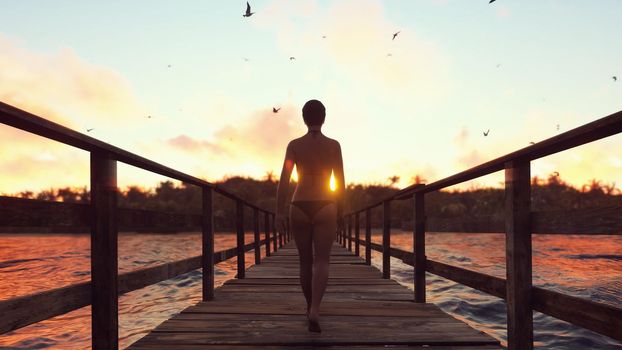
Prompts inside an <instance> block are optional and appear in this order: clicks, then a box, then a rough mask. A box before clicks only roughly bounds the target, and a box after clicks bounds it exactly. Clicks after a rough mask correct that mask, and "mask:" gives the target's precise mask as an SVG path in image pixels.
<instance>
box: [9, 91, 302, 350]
mask: <svg viewBox="0 0 622 350" xmlns="http://www.w3.org/2000/svg"><path fill="white" fill-rule="evenodd" d="M0 123H2V124H6V125H10V126H13V127H15V128H18V129H21V130H24V131H26V132H30V133H33V134H36V135H40V136H43V137H45V138H49V139H52V140H55V141H58V142H61V143H64V144H66V145H70V146H73V147H77V148H80V149H83V150H85V151H88V152H90V154H91V159H90V167H91V168H90V175H91V192H90V193H91V199H90V204H89V205H88V207H89V208H90V215H89V218H88V219H86V220H85V218H81V219H80V220H82V221H86V222H88V224H89V225H90V227H91V281H90V282H83V283H78V284H74V285H69V286H66V287H62V288H57V289H53V290H49V291H44V292H42V293H38V294H33V295H27V296H23V297H17V298H12V299H9V300H5V301H2V302H0V314H2V315H3V317H2V319H1V320H0V334H2V333H5V332H8V331H11V330H15V329H18V328H21V327H24V326H27V325H29V324H32V323H35V322H39V321H42V320H45V319H48V318H50V317H54V316H57V315H60V314H64V313H66V312H69V311H71V310H75V309H77V308H80V307H83V306H86V305H89V304H90V305H92V312H91V320H92V327H91V328H92V346H93V349H95V350H99V349H111V350H114V349H117V348H118V296H119V294H123V293H126V292H129V291H132V290H136V289H139V288H142V287H145V286H147V285H150V284H154V283H157V282H160V281H163V280H165V279H168V278H172V277H174V276H178V275H180V274H183V273H187V272H189V271H192V270H196V269H198V268H202V269H203V274H202V276H203V277H202V292H203V300H204V301H208V300H211V299H213V297H214V265H215V264H217V263H219V262H221V261H224V260H226V259H230V258H233V257H234V256H235V257H237V259H238V264H237V265H238V266H237V267H238V268H237V275H236V277H237V278H244V270H245V261H244V259H245V253H246V252H247V251H250V250H253V249H254V250H256V252H255V263H257V264H258V263H260V258H261V255H260V252H259V251H258V250H259V249H261V246H262V245H263V244H265V249H266V255H267V256H269V255H270V242H273V243H274V245H273V250H274V251H276V250H277V249H278V247H282V246H283V244H284V242H286V241H288V240H290V239H291V234H290V233H289V232H288V231H286V232H278V233H277V230H276V225H275V222H274V221H275V213H274V212H272V211H269V210H266V209H263V208H260V207H258V206H257V205H255V204H252V203H250V202H248V201H246V200H244V199H242V198H241V197H239V196H238V195H236V194H234V193H232V192H230V191H228V190H226V189H224V188H223V187H222V186H219V185H215V184H212V183H210V182H208V181H205V180H202V179H199V178H197V177H194V176H191V175H188V174H185V173H183V172H180V171H178V170H175V169H172V168H169V167H167V166H164V165H162V164H159V163H156V162H154V161H152V160H149V159H147V158H144V157H141V156H138V155H136V154H134V153H131V152H128V151H126V150H123V149H121V148H118V147H115V146H112V145H110V144H107V143H105V142H102V141H99V140H97V139H95V138H92V137H90V136H87V135H84V134H81V133H79V132H77V131H74V130H71V129H69V128H66V127H64V126H62V125H60V124H56V123H54V122H51V121H49V120H46V119H44V118H41V117H39V116H36V115H34V114H31V113H28V112H26V111H23V110H21V109H18V108H16V107H13V106H10V105H8V104H5V103H2V102H0ZM117 161H119V162H123V163H126V164H129V165H133V166H136V167H138V168H141V169H144V170H147V171H151V172H154V173H157V174H160V175H164V176H167V177H171V178H174V179H177V180H180V181H183V182H185V183H189V184H193V185H196V186H199V187H200V188H201V190H202V215H199V216H200V217H201V227H202V235H201V243H202V254H201V255H200V256H196V257H192V258H187V259H183V260H180V261H175V262H171V263H167V264H163V265H159V266H154V267H149V268H145V269H141V270H138V271H132V272H128V273H124V274H120V275H119V274H118V271H117V270H118V266H117V254H118V252H117V235H118V212H119V210H118V209H119V208H118V207H117V191H118V188H117V163H116V162H117ZM213 192H217V193H220V194H222V195H224V196H226V197H228V198H230V199H232V200H234V201H235V202H236V217H237V220H236V236H237V237H236V238H237V239H236V241H237V244H236V247H234V248H231V249H227V250H225V251H221V252H214V223H213V219H214V210H213V209H214V208H213ZM244 206H247V207H250V208H252V209H253V216H254V220H253V221H254V241H253V242H252V243H249V244H245V242H244V234H245V231H244V220H243V215H244ZM260 212H261V213H263V215H264V218H265V226H264V231H265V237H266V238H265V239H263V240H259V215H260ZM271 232H272V237H270V236H271V235H270V233H271ZM277 243H278V247H277ZM41 305H46V307H45V308H41V307H40V306H41Z"/></svg>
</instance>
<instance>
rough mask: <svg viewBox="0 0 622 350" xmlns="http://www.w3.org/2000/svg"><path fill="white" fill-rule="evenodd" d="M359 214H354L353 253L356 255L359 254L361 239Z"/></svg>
mask: <svg viewBox="0 0 622 350" xmlns="http://www.w3.org/2000/svg"><path fill="white" fill-rule="evenodd" d="M359 216H360V213H359V212H356V214H354V255H356V256H359V255H360V250H359V249H360V247H359V244H360V239H361V229H360V224H359Z"/></svg>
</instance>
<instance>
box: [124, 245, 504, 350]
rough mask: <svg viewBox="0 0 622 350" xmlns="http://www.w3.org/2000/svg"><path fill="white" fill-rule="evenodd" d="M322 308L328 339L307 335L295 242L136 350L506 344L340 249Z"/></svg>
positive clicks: (166, 323) (168, 323)
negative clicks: (417, 297) (418, 298)
mask: <svg viewBox="0 0 622 350" xmlns="http://www.w3.org/2000/svg"><path fill="white" fill-rule="evenodd" d="M329 276H330V277H329V284H328V287H327V290H326V294H325V295H324V299H323V301H322V305H321V312H320V313H321V320H320V323H321V326H322V333H321V334H317V333H311V332H309V331H307V322H306V316H305V311H306V302H305V299H304V296H303V294H302V291H301V289H300V284H299V282H298V256H297V251H296V248H295V246H294V245H293V241H290V242H289V243H288V244H286V245H284V246H283V248H281V249H280V250H278V251H277V252H276V253H274V254H273V255H272V256H270V257H268V258H266V259H265V260H263V261H262V262H261V264H260V265H254V266H252V267H250V268H249V269H247V270H246V276H245V278H244V279H234V280H230V281H228V282H226V283H225V284H224V285H223V286H221V287H220V288H217V289H216V290H215V293H214V300H211V301H202V302H200V303H198V304H196V305H194V306H190V307H188V308H186V309H185V310H183V311H182V312H181V313H179V314H177V315H175V316H174V317H172V318H171V319H169V320H167V321H164V322H163V323H162V324H160V325H159V326H158V327H156V328H155V329H154V330H153V331H152V332H151V333H149V334H148V335H147V336H145V337H144V338H142V339H140V340H138V341H137V342H136V343H134V344H133V345H132V346H130V347H129V349H133V350H159V349H162V350H165V349H166V350H174V349H175V350H191V349H192V350H195V349H218V350H224V349H227V350H229V349H231V350H233V349H235V350H238V349H311V348H316V347H318V348H319V347H322V348H325V347H328V348H330V349H346V348H348V349H349V348H355V349H383V348H386V347H385V346H386V345H389V346H391V348H392V349H393V348H397V349H399V348H406V347H409V348H413V347H415V348H422V349H432V350H439V349H456V350H457V349H500V346H499V342H498V341H497V340H496V339H494V338H492V337H491V336H489V335H487V334H484V333H482V332H480V331H477V330H475V329H473V328H471V327H470V326H468V325H467V324H465V323H464V322H462V321H459V320H457V319H455V318H453V317H451V316H449V315H448V314H446V313H445V312H443V311H441V310H440V309H439V308H438V307H437V306H435V305H433V304H426V303H415V302H413V292H412V291H410V290H409V289H407V288H406V287H404V286H402V285H400V284H399V283H397V282H395V281H393V280H391V279H384V278H382V273H381V272H380V271H379V270H378V269H376V268H375V267H372V266H369V265H367V264H366V263H365V260H363V259H362V258H360V257H357V256H355V255H353V254H352V252H350V251H348V250H346V249H345V248H343V247H341V246H339V245H334V246H333V250H332V254H331V264H330V275H329Z"/></svg>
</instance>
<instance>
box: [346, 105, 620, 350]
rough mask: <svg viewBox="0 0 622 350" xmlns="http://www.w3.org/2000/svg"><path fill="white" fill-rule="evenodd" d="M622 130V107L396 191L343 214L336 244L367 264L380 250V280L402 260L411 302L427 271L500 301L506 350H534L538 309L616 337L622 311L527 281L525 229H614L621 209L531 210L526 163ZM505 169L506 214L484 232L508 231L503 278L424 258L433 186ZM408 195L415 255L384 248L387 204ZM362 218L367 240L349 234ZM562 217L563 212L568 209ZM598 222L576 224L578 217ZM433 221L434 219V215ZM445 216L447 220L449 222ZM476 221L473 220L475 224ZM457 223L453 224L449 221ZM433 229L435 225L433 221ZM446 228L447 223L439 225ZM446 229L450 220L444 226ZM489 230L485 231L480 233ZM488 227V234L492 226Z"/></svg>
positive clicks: (419, 298)
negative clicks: (410, 271) (376, 232)
mask: <svg viewBox="0 0 622 350" xmlns="http://www.w3.org/2000/svg"><path fill="white" fill-rule="evenodd" d="M621 132H622V111H620V112H617V113H614V114H611V115H609V116H607V117H604V118H601V119H598V120H596V121H593V122H591V123H588V124H585V125H583V126H580V127H577V128H575V129H572V130H570V131H567V132H564V133H562V134H559V135H557V136H554V137H551V138H548V139H546V140H544V141H541V142H538V143H536V144H534V145H532V146H528V147H524V148H522V149H519V150H517V151H514V152H511V153H508V154H506V155H504V156H501V157H498V158H495V159H493V160H491V161H488V162H485V163H482V164H480V165H477V166H475V167H472V168H470V169H467V170H465V171H462V172H459V173H456V174H454V175H451V176H448V177H446V178H443V179H440V180H437V181H435V182H432V183H430V184H427V185H424V184H413V185H410V186H407V187H405V188H403V189H401V190H399V191H397V192H396V193H394V194H392V195H390V196H388V197H386V198H384V199H382V200H380V201H378V202H374V203H372V204H369V205H367V206H365V207H363V208H359V209H355V210H352V211H350V212H349V213H347V214H345V215H344V217H345V219H346V220H344V221H345V222H347V223H348V225H347V231H345V230H344V231H342V232H339V234H338V236H339V237H338V241H339V242H340V243H341V244H342V245H343V246H344V247H345V246H346V243H347V246H348V247H349V248H350V250H352V241H353V240H354V244H355V251H359V247H358V246H359V244H364V245H365V247H366V249H365V258H366V263H367V264H370V263H371V250H372V249H373V250H376V251H379V252H382V261H383V263H382V270H383V277H385V278H389V277H390V257H391V256H393V257H397V258H400V259H402V260H403V261H404V262H405V263H407V264H409V265H411V266H413V267H414V286H415V290H414V299H415V301H416V302H425V300H426V295H425V273H426V271H427V272H430V273H433V274H436V275H439V276H442V277H445V278H448V279H450V280H453V281H456V282H458V283H462V284H465V285H467V286H469V287H472V288H475V289H478V290H480V291H483V292H485V293H489V294H492V295H495V296H497V297H500V298H503V299H505V300H506V305H507V320H508V346H509V349H532V348H533V315H532V311H533V310H536V311H540V312H542V313H545V314H547V315H550V316H553V317H556V318H558V319H562V320H565V321H568V322H570V323H573V324H575V325H578V326H580V327H583V328H587V329H590V330H592V331H595V332H598V333H601V334H604V335H607V336H609V337H612V338H614V339H617V340H620V341H622V333H621V332H620V331H619V330H620V329H622V308H619V307H614V306H610V305H607V304H604V303H600V302H594V301H590V300H585V299H581V298H576V297H572V296H568V295H565V294H562V293H558V292H553V291H549V290H546V289H543V288H539V287H534V286H532V267H531V255H532V249H531V234H532V232H533V231H534V229H537V230H543V229H544V230H552V232H546V233H557V234H559V233H561V234H564V233H570V228H571V226H572V225H573V224H574V225H575V227H576V228H578V231H581V232H586V233H595V232H594V231H595V230H602V231H604V232H605V233H606V234H619V233H620V232H619V229H620V228H621V227H622V223H621V222H620V221H621V220H622V215H621V214H620V211H619V209H620V208H619V206H614V207H603V208H596V209H588V210H585V209H581V210H575V211H573V212H572V215H573V217H575V218H576V220H569V219H568V218H566V219H563V216H562V215H560V214H561V213H559V212H533V211H531V208H530V206H531V205H530V203H531V179H530V174H531V163H530V162H531V161H532V160H535V159H538V158H542V157H545V156H548V155H551V154H554V153H557V152H560V151H564V150H568V149H571V148H574V147H577V146H580V145H583V144H586V143H589V142H593V141H596V140H600V139H603V138H605V137H608V136H612V135H615V134H618V133H621ZM500 170H505V214H504V215H503V216H501V217H490V218H487V219H488V220H480V221H479V222H478V223H481V222H485V223H486V224H487V225H486V226H487V229H488V230H489V231H490V230H495V229H498V230H499V232H505V235H506V279H501V278H498V277H494V276H489V275H486V274H483V273H479V272H475V271H470V270H466V269H463V268H460V267H456V266H452V265H448V264H445V263H441V262H437V261H433V260H430V259H427V257H426V256H425V231H426V226H427V224H428V220H427V218H426V216H425V200H424V198H425V196H424V195H425V194H427V193H430V192H433V191H438V190H441V189H443V188H446V187H449V186H453V185H456V184H459V183H462V182H465V181H469V180H472V179H475V178H478V177H481V176H484V175H488V174H490V173H493V172H496V171H500ZM404 199H412V200H413V202H414V203H413V204H414V205H413V207H414V212H413V217H414V218H413V234H414V240H413V252H406V251H404V250H400V249H397V248H393V247H391V245H390V237H391V235H390V232H391V220H390V215H391V214H390V213H391V206H390V203H391V202H392V201H393V200H404ZM380 205H382V206H383V234H382V244H376V243H373V242H371V228H370V217H371V209H373V208H375V207H377V206H380ZM361 213H364V214H365V216H366V221H367V224H366V226H367V227H366V232H365V239H364V240H363V239H360V238H359V237H358V234H357V235H356V236H355V237H354V239H353V237H352V227H351V226H352V224H351V221H352V220H351V219H352V217H355V219H356V220H355V228H354V229H355V232H358V230H359V214H361ZM566 214H568V213H566ZM582 220H583V221H596V222H589V223H581V224H579V225H578V226H577V223H578V222H580V221H582ZM437 221H438V220H437ZM450 221H451V220H450ZM473 223H475V222H471V223H470V224H473ZM453 224H455V222H454V223H453ZM435 225H436V227H438V226H439V222H435ZM441 226H447V225H441ZM448 226H449V227H452V225H451V224H450V225H448ZM486 232H488V231H486ZM490 232H492V231H490Z"/></svg>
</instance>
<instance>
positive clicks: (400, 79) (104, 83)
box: [0, 0, 622, 192]
mask: <svg viewBox="0 0 622 350" xmlns="http://www.w3.org/2000/svg"><path fill="white" fill-rule="evenodd" d="M251 5H252V6H253V10H254V11H256V14H255V15H253V16H252V17H250V18H242V13H243V12H244V9H245V1H222V2H215V1H210V2H206V1H183V2H170V1H166V2H165V1H131V2H122V1H111V2H105V3H104V2H94V1H82V2H75V1H54V2H52V1H19V2H14V1H0V6H2V7H1V8H2V9H3V11H2V12H0V23H2V25H1V26H0V54H1V56H0V100H2V101H3V102H6V103H9V104H13V105H16V106H19V107H21V108H24V109H26V110H29V111H32V112H34V113H37V114H39V115H42V116H44V117H47V118H50V119H52V120H55V121H57V122H61V123H63V124H65V125H68V126H69V127H72V128H75V129H77V130H81V131H85V129H86V128H91V127H92V128H94V130H93V131H92V132H91V134H92V136H94V137H97V138H99V139H102V140H104V141H106V142H110V143H112V144H115V145H118V146H121V147H124V148H127V149H129V150H130V151H133V152H135V153H138V154H141V155H143V156H147V157H150V158H153V159H155V160H157V161H159V162H161V163H164V164H167V165H170V166H173V167H175V168H178V169H180V170H182V171H186V172H189V173H192V174H194V175H197V176H200V177H204V178H207V179H209V180H216V179H219V178H221V177H222V176H224V175H233V174H241V175H250V176H255V177H261V176H263V174H265V172H266V171H275V172H278V171H279V170H280V166H281V162H282V157H283V153H284V147H285V145H286V144H287V142H288V141H289V139H291V138H293V137H297V136H299V135H301V134H302V133H304V130H305V129H304V126H303V125H302V121H301V117H300V109H301V107H302V105H303V104H304V102H305V101H306V100H308V99H311V98H318V99H320V100H322V101H323V102H324V103H325V105H326V107H327V112H328V115H327V121H326V125H325V133H326V134H327V135H328V136H331V137H333V138H336V139H337V140H339V141H340V142H341V144H342V149H343V152H344V162H345V167H346V179H347V180H348V181H355V182H385V181H386V179H387V177H388V176H391V175H394V174H397V175H399V176H401V179H402V180H401V182H400V183H399V185H400V186H405V185H407V184H408V182H409V179H410V178H411V177H412V176H414V175H415V174H421V175H423V176H424V178H426V179H428V180H429V181H433V180H435V179H439V178H441V177H444V176H448V175H451V174H453V173H455V172H457V171H461V170H464V169H466V168H468V167H471V166H474V165H477V164H479V163H481V162H483V161H486V160H489V159H492V158H494V157H496V156H499V155H502V154H504V153H507V152H510V151H513V150H515V149H517V148H520V147H524V146H527V145H528V144H529V142H531V141H534V142H537V141H538V140H542V139H544V138H547V137H551V136H554V135H555V134H557V133H559V132H563V131H566V130H569V129H570V128H573V127H576V126H579V125H581V124H584V123H587V122H589V121H592V120H594V119H597V118H600V117H603V116H605V115H608V114H611V113H613V112H616V111H618V110H620V109H622V108H621V105H622V103H620V101H622V81H619V82H617V83H616V82H614V81H613V79H612V76H614V75H617V76H621V77H622V63H621V62H622V45H621V40H622V39H621V38H620V35H619V33H620V30H619V24H618V23H619V18H617V17H618V16H619V14H620V13H622V2H620V1H614V0H609V1H599V2H593V1H587V0H584V1H578V0H576V1H571V0H567V1H561V0H560V1H554V0H548V1H547V0H540V1H528V0H521V1H517V0H497V1H496V2H495V3H493V4H488V1H485V0H483V1H479V0H478V1H476V0H471V1H460V0H453V1H452V0H446V1H441V0H437V1H384V2H381V1H373V0H360V1H354V0H350V1H310V0H309V1H307V0H305V1H297V2H292V1H285V0H265V1H251ZM398 30H400V31H401V33H400V34H399V35H398V36H397V38H396V39H395V40H391V34H392V33H393V32H395V31H398ZM322 36H326V38H322ZM389 54H390V56H389ZM290 56H295V57H296V59H295V60H289V57H290ZM245 58H246V59H247V60H248V61H246V60H245ZM168 65H171V67H168ZM16 72H17V73H16ZM272 106H277V107H282V108H283V109H282V110H281V111H280V112H279V114H277V115H273V114H272V112H271V108H272ZM147 115H151V116H152V118H151V119H147V118H146V116H147ZM558 125H559V130H558V127H557V126H558ZM487 129H490V130H491V131H490V134H489V136H487V137H484V136H483V134H482V131H485V130H487ZM0 133H4V134H6V135H7V137H5V140H7V142H9V141H10V142H12V143H13V144H15V145H19V146H20V150H21V151H20V152H7V151H4V152H3V151H0V169H1V170H3V171H2V175H0V176H1V179H2V182H1V183H2V187H1V188H0V192H11V191H16V190H19V189H23V188H42V187H48V186H49V185H51V184H57V185H58V184H62V183H63V182H65V183H66V184H68V185H86V184H88V176H87V175H88V163H87V160H88V158H87V157H86V156H85V155H84V154H82V153H81V152H79V151H74V150H71V149H68V148H66V147H61V146H58V145H53V144H51V143H49V142H45V141H42V140H40V139H38V138H33V137H29V136H27V135H23V133H19V132H16V131H14V130H11V129H10V128H8V127H4V128H0ZM4 134H3V135H4ZM621 140H622V138H620V137H617V136H614V137H613V138H612V139H611V140H607V141H604V142H600V143H598V144H594V145H590V146H586V147H582V148H581V149H578V150H577V151H576V152H565V153H562V154H560V155H556V156H553V157H549V158H546V159H543V160H539V161H536V162H535V164H534V171H533V173H534V174H536V175H539V176H543V177H546V176H548V175H549V174H550V173H551V172H553V171H559V172H560V174H561V176H562V178H563V179H566V180H568V181H571V182H572V183H575V184H577V185H578V184H582V183H584V182H586V181H588V180H589V179H591V178H598V179H603V180H605V181H607V182H614V181H615V182H617V183H622V155H620V154H619V152H618V153H615V152H613V151H612V150H613V149H615V147H617V148H618V149H619V148H620V145H621V143H622V141H621ZM4 149H5V150H6V148H4ZM42 162H43V163H42ZM26 163H27V164H26ZM16 164H18V165H19V166H16ZM42 164H45V165H46V166H51V167H52V168H54V169H53V170H50V171H51V172H52V173H55V174H58V176H56V177H55V176H52V177H50V176H42V175H39V174H38V173H37V169H38V168H39V169H40V167H41V165H42ZM67 167H69V168H70V169H71V171H70V172H68V171H67ZM4 170H10V171H4ZM69 173H71V175H67V174H69ZM52 179H53V181H52ZM500 179H501V177H500V175H495V176H492V177H490V178H486V179H481V180H479V182H478V183H481V184H496V183H497V182H498V181H500ZM157 180H159V178H155V177H149V176H147V177H145V174H144V173H142V172H137V171H134V170H131V169H129V168H128V169H127V170H122V178H121V179H120V182H121V184H129V183H141V184H143V185H149V184H150V183H152V182H154V181H157ZM59 182H60V183H59Z"/></svg>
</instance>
